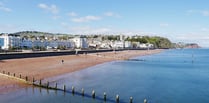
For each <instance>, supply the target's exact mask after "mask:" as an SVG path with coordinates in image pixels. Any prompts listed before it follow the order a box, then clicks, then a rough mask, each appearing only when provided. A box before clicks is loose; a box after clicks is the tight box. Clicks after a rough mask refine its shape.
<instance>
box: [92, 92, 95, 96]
mask: <svg viewBox="0 0 209 103" xmlns="http://www.w3.org/2000/svg"><path fill="white" fill-rule="evenodd" d="M92 98H95V91H94V90H93V91H92Z"/></svg>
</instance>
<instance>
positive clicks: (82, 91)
mask: <svg viewBox="0 0 209 103" xmlns="http://www.w3.org/2000/svg"><path fill="white" fill-rule="evenodd" d="M81 93H82V96H84V89H83V88H82V89H81Z"/></svg>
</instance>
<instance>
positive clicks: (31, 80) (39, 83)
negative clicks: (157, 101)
mask: <svg viewBox="0 0 209 103" xmlns="http://www.w3.org/2000/svg"><path fill="white" fill-rule="evenodd" d="M0 75H2V76H5V77H8V78H10V79H14V80H16V81H19V82H22V83H25V84H28V85H32V86H36V87H40V88H45V89H47V90H49V89H50V90H55V91H63V92H64V93H72V94H73V95H80V96H83V97H88V98H92V99H97V100H102V101H104V102H113V103H115V102H116V103H120V102H122V103H124V102H123V101H120V97H119V95H118V94H117V95H116V96H115V100H111V99H108V98H107V94H106V92H104V93H103V97H99V96H96V91H95V90H92V92H91V94H88V93H85V89H84V88H82V89H81V90H80V92H79V91H76V90H75V87H74V86H72V88H71V90H67V88H66V85H63V87H58V85H57V83H55V85H54V86H51V85H50V84H49V81H47V82H46V81H45V82H43V80H42V79H40V80H36V79H35V78H34V77H29V76H24V75H22V74H16V73H11V72H8V71H1V72H0ZM129 103H134V99H133V97H130V99H129ZM143 103H148V102H147V100H146V99H144V101H143Z"/></svg>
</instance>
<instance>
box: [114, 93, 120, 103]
mask: <svg viewBox="0 0 209 103" xmlns="http://www.w3.org/2000/svg"><path fill="white" fill-rule="evenodd" d="M115 99H116V103H119V95H118V94H117V95H116V97H115Z"/></svg>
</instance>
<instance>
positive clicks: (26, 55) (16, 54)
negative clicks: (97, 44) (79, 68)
mask: <svg viewBox="0 0 209 103" xmlns="http://www.w3.org/2000/svg"><path fill="white" fill-rule="evenodd" d="M123 50H144V49H117V50H115V51H123ZM111 51H114V50H113V49H105V50H80V51H77V52H76V51H75V50H73V51H44V52H37V51H35V52H28V53H23V52H14V53H10V52H8V53H6V52H5V53H1V54H0V60H4V59H21V58H35V57H47V56H62V55H76V54H84V53H97V52H111Z"/></svg>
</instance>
